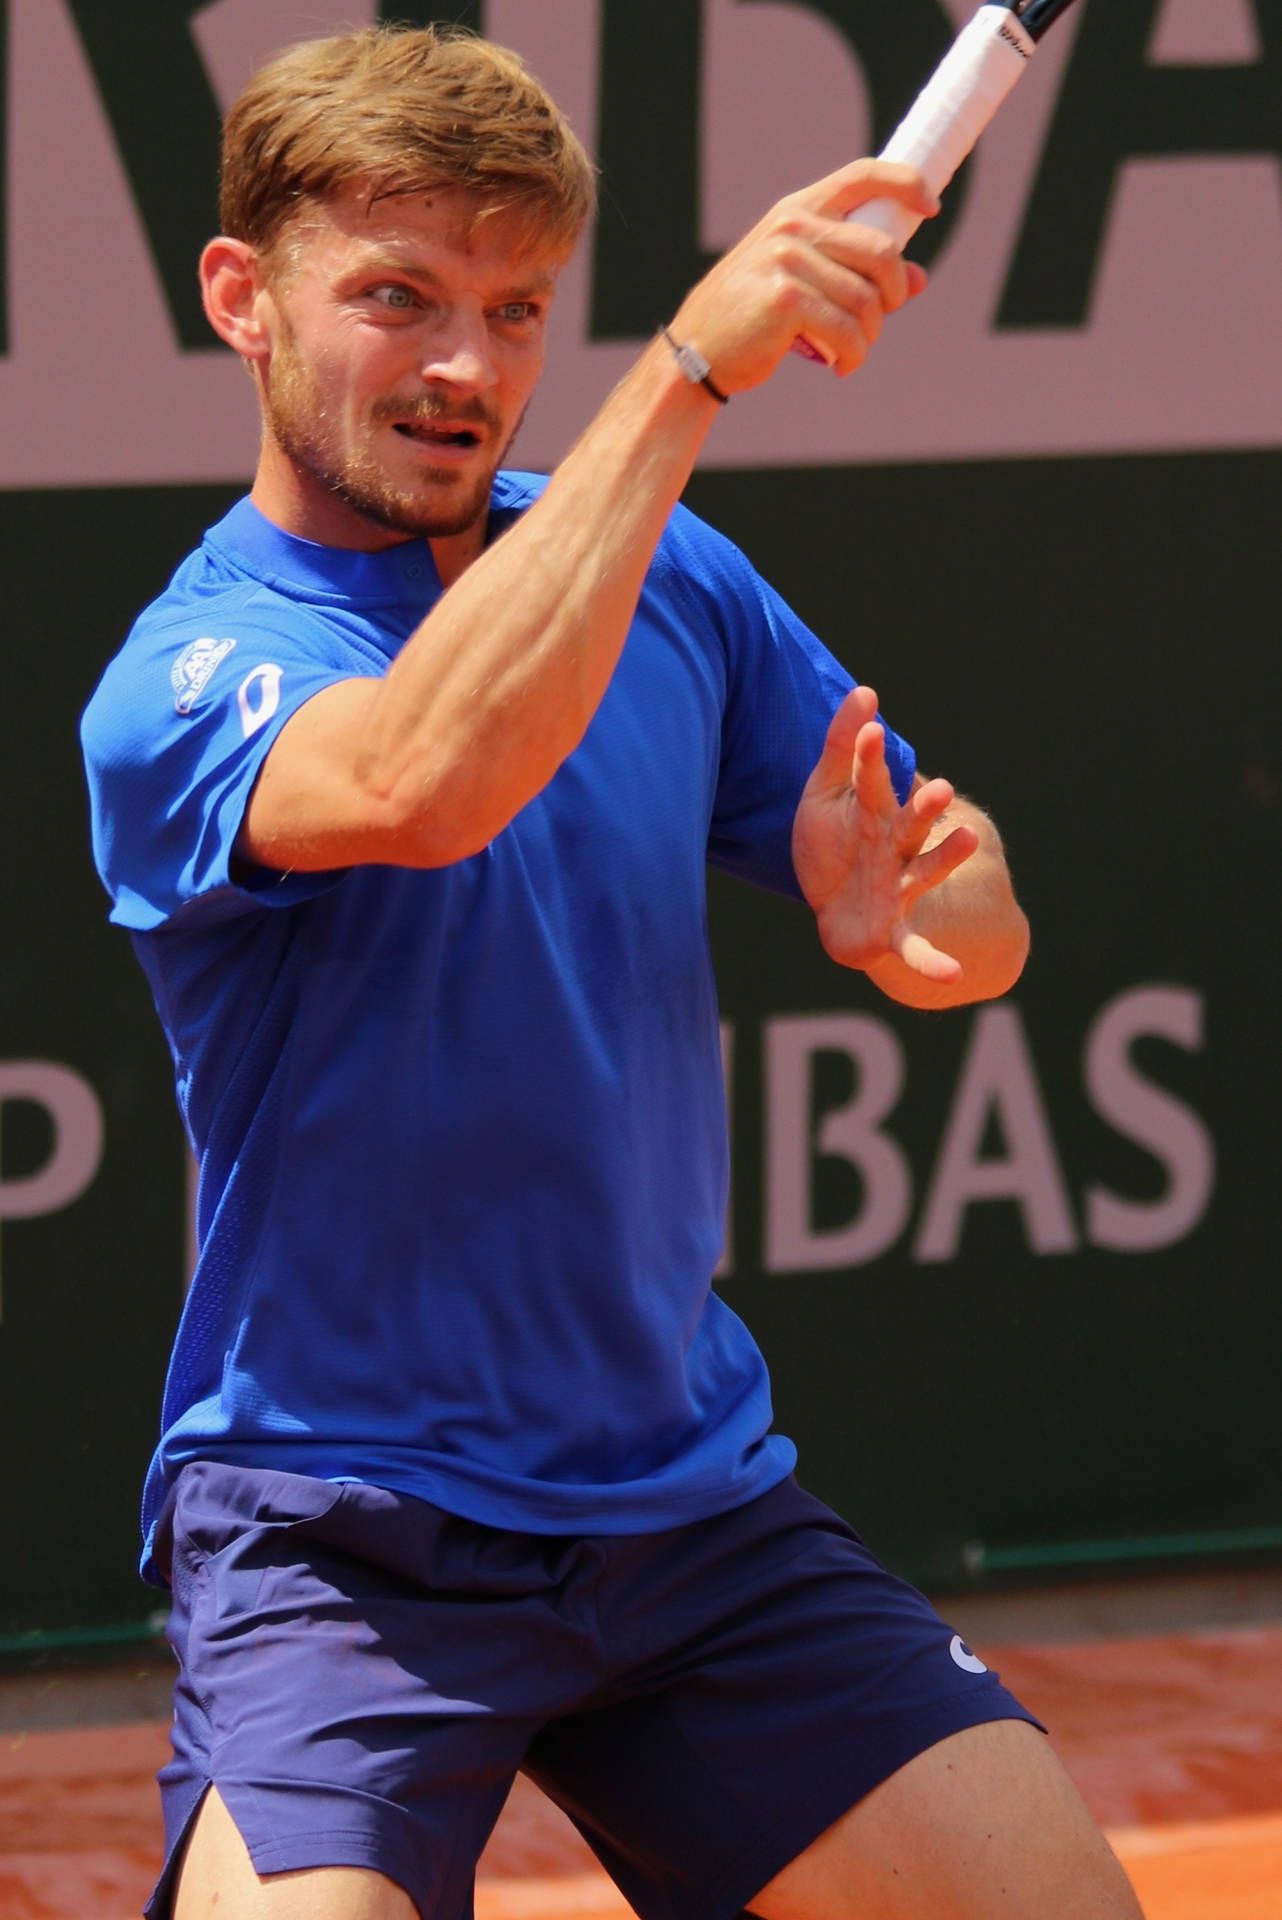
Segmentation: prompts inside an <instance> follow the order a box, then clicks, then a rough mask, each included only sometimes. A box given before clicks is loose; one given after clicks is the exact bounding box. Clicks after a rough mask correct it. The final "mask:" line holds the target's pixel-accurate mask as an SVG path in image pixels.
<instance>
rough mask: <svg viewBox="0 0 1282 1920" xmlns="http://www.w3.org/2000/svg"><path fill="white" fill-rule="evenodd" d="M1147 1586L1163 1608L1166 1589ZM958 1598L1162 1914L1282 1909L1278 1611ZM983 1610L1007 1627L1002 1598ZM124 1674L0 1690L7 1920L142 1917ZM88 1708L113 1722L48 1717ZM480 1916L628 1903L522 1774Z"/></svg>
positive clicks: (140, 1734) (145, 1875) (139, 1684)
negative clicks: (1175, 1624) (1187, 1616)
mask: <svg viewBox="0 0 1282 1920" xmlns="http://www.w3.org/2000/svg"><path fill="white" fill-rule="evenodd" d="M1171 1592H1172V1594H1173V1595H1174V1594H1175V1592H1176V1590H1175V1589H1171ZM1275 1596H1276V1597H1277V1598H1278V1599H1282V1580H1276V1581H1273V1582H1272V1583H1271V1584H1270V1585H1269V1587H1268V1597H1269V1601H1270V1605H1271V1603H1272V1598H1273V1597H1275ZM1157 1597H1158V1603H1159V1605H1160V1594H1158V1596H1157ZM1257 1598H1258V1589H1257ZM1149 1600H1150V1611H1152V1607H1153V1603H1154V1592H1153V1591H1151V1592H1150V1596H1149ZM944 1611H946V1612H947V1611H949V1609H948V1606H947V1603H946V1602H945V1603H944ZM1096 1611H1097V1613H1098V1614H1100V1615H1101V1617H1102V1616H1104V1615H1105V1614H1106V1612H1107V1609H1106V1608H1104V1607H1103V1606H1102V1604H1101V1605H1100V1606H1099V1607H1098V1608H1097V1609H1096ZM1185 1611H1188V1609H1187V1608H1186V1609H1185ZM1237 1611H1238V1612H1239V1613H1240V1612H1241V1611H1242V1609H1241V1608H1239V1609H1237ZM1255 1611H1256V1612H1257V1613H1258V1612H1259V1611H1260V1609H1259V1608H1258V1606H1257V1607H1256V1608H1255ZM1265 1611H1266V1613H1267V1609H1266V1610H1265ZM952 1612H953V1616H954V1618H955V1620H956V1622H957V1624H958V1625H959V1626H960V1627H962V1629H963V1630H964V1631H965V1632H966V1633H967V1637H968V1639H969V1640H970V1642H971V1644H972V1645H974V1646H976V1647H977V1650H978V1651H980V1652H982V1653H983V1654H984V1656H985V1658H987V1659H988V1660H989V1662H990V1664H992V1665H995V1666H998V1667H999V1668H1000V1669H1001V1672H1002V1676H1003V1678H1004V1679H1005V1680H1006V1681H1007V1682H1008V1683H1009V1684H1010V1685H1012V1686H1013V1687H1014V1688H1015V1690H1016V1692H1018V1693H1019V1694H1020V1695H1021V1696H1022V1698H1023V1699H1024V1700H1025V1701H1026V1702H1027V1703H1028V1705H1029V1706H1030V1707H1032V1708H1033V1709H1034V1711H1036V1712H1037V1713H1038V1714H1039V1715H1040V1717H1041V1718H1042V1719H1043V1720H1044V1721H1045V1722H1046V1723H1047V1725H1048V1726H1049V1727H1050V1729H1051V1732H1052V1737H1053V1739H1054V1742H1055V1745H1056V1747H1057V1749H1058V1751H1059V1753H1060V1754H1061V1756H1062V1757H1063V1759H1064V1761H1065V1763H1066V1764H1067V1766H1068V1768H1069V1770H1070V1771H1071V1773H1072V1774H1073V1776H1074V1778H1075V1779H1076V1781H1077V1783H1078V1786H1079V1787H1080V1788H1081V1790H1082V1792H1083V1793H1084V1795H1085V1797H1086V1799H1087V1801H1088V1802H1089V1803H1090V1805H1091V1807H1092V1808H1093V1810H1094V1812H1095V1814H1096V1816H1097V1818H1098V1819H1099V1820H1100V1821H1101V1822H1102V1823H1103V1825H1104V1826H1105V1828H1106V1829H1107V1830H1108V1833H1109V1835H1110V1838H1111V1839H1112V1841H1113V1844H1114V1846H1115V1847H1116V1849H1117V1851H1118V1853H1119V1854H1120V1856H1121V1858H1122V1860H1123V1863H1124V1864H1125V1867H1126V1870H1127V1872H1128V1873H1129V1874H1130V1876H1131V1879H1132V1881H1133V1882H1134V1884H1135V1887H1136V1889H1137V1891H1138V1893H1139V1897H1140V1900H1141V1903H1142V1905H1143V1907H1144V1911H1145V1914H1146V1915H1147V1916H1148V1920H1282V1606H1279V1607H1278V1609H1277V1612H1276V1615H1275V1617H1273V1618H1267V1617H1266V1618H1263V1619H1255V1620H1252V1621H1250V1622H1249V1623H1240V1624H1233V1625H1215V1626H1209V1627H1208V1626H1195V1627H1191V1628H1187V1629H1185V1630H1181V1631H1178V1632H1157V1633H1155V1632H1148V1631H1145V1632H1135V1631H1126V1632H1123V1633H1118V1632H1116V1631H1114V1632H1112V1633H1107V1632H1106V1633H1104V1634H1100V1633H1099V1632H1098V1630H1097V1625H1098V1623H1097V1625H1096V1626H1095V1627H1093V1626H1092V1624H1091V1621H1090V1612H1091V1608H1090V1603H1089V1597H1088V1598H1087V1600H1086V1601H1085V1602H1083V1601H1082V1599H1081V1598H1080V1597H1079V1598H1078V1599H1077V1601H1076V1603H1075V1605H1074V1607H1073V1609H1072V1620H1071V1632H1072V1637H1056V1636H1057V1633H1061V1632H1062V1631H1063V1629H1064V1626H1065V1624H1066V1618H1067V1616H1065V1615H1063V1613H1062V1610H1061V1612H1058V1613H1057V1610H1056V1607H1055V1604H1054V1602H1053V1601H1051V1600H1049V1599H1048V1600H1047V1601H1046V1603H1045V1604H1044V1605H1043V1606H1042V1609H1041V1614H1040V1624H1041V1625H1042V1626H1043V1627H1044V1628H1046V1629H1048V1632H1047V1637H1046V1638H1044V1639H1029V1638H1027V1637H1024V1636H1025V1635H1026V1633H1027V1630H1028V1625H1029V1621H1030V1619H1031V1621H1032V1623H1033V1625H1034V1627H1035V1626H1036V1625H1037V1624H1038V1623H1039V1616H1038V1614H1037V1612H1036V1603H1034V1609H1033V1611H1032V1612H1031V1613H1030V1610H1029V1606H1028V1604H1027V1603H1025V1605H1024V1607H1023V1609H1022V1611H1021V1613H1020V1614H1019V1616H1018V1621H1019V1625H1020V1629H1021V1637H1020V1638H1018V1639H1015V1640H1008V1641H1002V1640H1001V1639H1000V1638H996V1637H986V1636H985V1634H984V1633H983V1632H982V1631H981V1630H980V1629H981V1627H982V1625H983V1622H982V1621H979V1620H976V1621H971V1620H968V1619H967V1618H966V1617H965V1616H964V1615H962V1612H961V1609H960V1607H958V1608H954V1609H952ZM989 1612H990V1617H991V1619H992V1621H993V1622H994V1623H995V1625H996V1627H997V1630H998V1631H999V1632H1000V1630H1001V1627H1002V1624H1003V1615H1002V1613H1001V1610H1000V1608H998V1609H997V1610H996V1612H995V1613H994V1612H993V1610H992V1609H991V1608H990V1610H989ZM1168 1612H1169V1613H1171V1614H1173V1616H1174V1617H1176V1618H1178V1617H1179V1613H1180V1609H1179V1608H1178V1607H1172V1608H1170V1609H1168ZM1222 1612H1223V1609H1221V1613H1222ZM1014 1618H1015V1616H1014V1615H1012V1616H1011V1619H1012V1620H1013V1619H1014ZM1007 1624H1009V1622H1008V1623H1007ZM110 1678H111V1682H112V1684H111V1687H110V1689H109V1690H107V1691H104V1689H103V1687H102V1686H101V1684H99V1685H98V1686H97V1689H96V1691H95V1677H94V1676H86V1675H79V1676H77V1675H67V1674H65V1673H60V1674H49V1675H46V1676H43V1677H42V1676H40V1675H38V1674H36V1675H28V1676H26V1677H24V1678H21V1679H17V1680H13V1679H11V1680H9V1681H7V1682H4V1683H3V1684H0V1920H136V1916H137V1915H138V1914H139V1913H140V1912H141V1908H142V1903H143V1901H144V1899H145V1898H146V1896H147V1894H148V1892H149V1891H150V1887H151V1883H152V1880H153V1878H154V1875H155V1873H156V1870H157V1867H158V1864H159V1838H158V1814H157V1803H156V1797H155V1790H154V1786H153V1776H154V1774H155V1771H156V1769H157V1767H159V1766H160V1765H161V1764H162V1763H163V1761H164V1758H165V1756H166V1752H167V1746H168V1742H167V1738H166V1727H165V1722H164V1720H163V1719H162V1718H158V1717H155V1715H156V1708H157V1705H158V1702H159V1698H160V1689H161V1687H162V1684H163V1677H162V1675H161V1674H160V1672H159V1671H158V1670H157V1669H155V1668H154V1667H152V1668H150V1669H148V1670H146V1671H138V1672H136V1673H131V1672H130V1671H129V1670H128V1669H117V1670H115V1672H114V1674H113V1675H112V1676H110ZM76 1689H79V1694H80V1699H79V1700H77V1698H76V1697H75V1690H76ZM77 1705H80V1706H82V1707H83V1714H82V1716H81V1717H84V1718H90V1717H92V1718H93V1719H95V1720H97V1721H99V1722H100V1724H96V1725H90V1726H84V1725H81V1726H64V1725H57V1724H50V1723H51V1722H55V1723H56V1722H57V1721H58V1720H60V1719H66V1718H69V1717H71V1715H72V1714H73V1713H74V1711H75V1708H76V1707H77ZM140 1706H141V1707H143V1708H145V1709H147V1710H148V1715H149V1717H141V1715H140V1713H139V1711H138V1709H139V1707H140ZM116 1715H120V1716H121V1717H119V1718H116V1717H115V1716H116ZM476 1910H477V1920H591V1916H595V1915H600V1916H602V1917H603V1920H604V1917H605V1916H615V1917H616V1920H627V1916H628V1914H629V1912H630V1909H629V1908H628V1907H627V1906H626V1904H625V1903H624V1902H623V1900H622V1899H621V1898H620V1896H619V1895H618V1894H617V1893H616V1892H615V1890H614V1888H613V1887H612V1886H611V1884H610V1882H609V1881H608V1880H607V1879H606V1878H605V1876H604V1875H603V1874H602V1873H601V1872H600V1870H599V1869H598V1868H597V1867H596V1865H595V1862H594V1861H593V1859H592V1856H591V1855H590V1854H589V1853H588V1851H587V1849H586V1847H585V1846H584V1845H583V1843H582V1842H581V1841H580V1840H579V1838H578V1836H577V1835H576V1834H575V1832H574V1830H573V1829H572V1828H571V1827H570V1826H569V1824H568V1823H567V1822H566V1821H565V1820H564V1819H563V1818H562V1816H561V1815H560V1814H558V1813H557V1812H556V1811H555V1809H553V1808H552V1807H551V1806H549V1804H548V1803H547V1802H546V1801H545V1800H543V1799H542V1798H541V1796H540V1795H538V1794H537V1793H536V1792H535V1791H534V1789H533V1788H531V1787H530V1786H529V1785H528V1784H527V1783H526V1782H524V1781H518V1782H517V1788H516V1791H515V1792H514V1793H513V1795H512V1798H511V1800H510V1801H509V1803H508V1806H507V1809H506V1811H505V1812H504V1815H503V1817H502V1819H501V1821H500V1822H499V1826H498V1828H497V1830H496V1832H495V1835H494V1837H493V1839H492V1841H491V1843H490V1846H489V1848H488V1849H487V1852H486V1854H485V1856H484V1858H483V1860H482V1863H481V1868H480V1875H479V1879H478V1886H477V1902H476Z"/></svg>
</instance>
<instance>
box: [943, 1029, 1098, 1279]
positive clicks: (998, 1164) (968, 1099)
mask: <svg viewBox="0 0 1282 1920" xmlns="http://www.w3.org/2000/svg"><path fill="white" fill-rule="evenodd" d="M992 1118H996V1119H997V1120H998V1122H999V1124H1000V1127H1001V1132H1002V1137H1003V1139H1004V1140H1005V1142H1006V1147H1007V1151H1006V1153H1005V1154H1004V1155H1002V1156H1001V1157H1000V1158H994V1159H984V1158H981V1157H980V1149H981V1146H982V1144H983V1139H984V1134H985V1132H986V1130H987V1128H988V1123H989V1121H990V1119H992ZM973 1200H1014V1201H1015V1202H1016V1203H1017V1204H1018V1206H1019V1207H1020V1209H1021V1211H1022V1213H1023V1215H1024V1226H1025V1231H1026V1233H1027V1236H1028V1244H1029V1246H1030V1247H1031V1248H1032V1249H1033V1252H1034V1253H1071V1252H1072V1251H1073V1249H1074V1247H1076V1245H1077V1228H1076V1227H1075V1226H1074V1224H1073V1216H1072V1213H1071V1212H1070V1210H1069V1204H1068V1194H1067V1192H1066V1191H1065V1187H1064V1176H1063V1174H1062V1173H1061V1171H1060V1167H1059V1162H1058V1160H1057V1159H1056V1156H1055V1147H1054V1143H1053V1141H1052V1140H1051V1134H1050V1126H1049V1124H1048V1122H1047V1118H1046V1109H1045V1107H1044V1105H1043V1103H1042V1097H1041V1092H1040V1090H1039V1088H1038V1085H1037V1075H1036V1072H1035V1071H1034V1068H1033V1062H1032V1060H1031V1058H1030V1056H1029V1052H1028V1042H1027V1041H1026V1040H1025V1038H1024V1028H1023V1023H1022V1022H1021V1020H1020V1017H1019V1014H1018V1013H1017V1012H1016V1010H1015V1008H1014V1007H1013V1006H997V1007H982V1008H981V1009H980V1010H979V1012H978V1013H977V1014H976V1016H975V1025H974V1030H973V1032H972V1034H971V1041H970V1046H969V1047H968V1048H967V1051H966V1057H965V1060H964V1061H963V1063H962V1070H961V1078H960V1080H959V1081H958V1085H957V1093H956V1097H955V1099H954V1101H953V1110H952V1112H951V1114H950V1115H949V1118H948V1123H947V1126H946V1127H945V1129H944V1143H943V1146H942V1147H941V1148H940V1151H939V1159H938V1161H937V1162H936V1165H935V1173H934V1178H933V1179H932V1181H931V1184H930V1192H929V1194H928V1195H927V1197H926V1205H925V1208H924V1210H923V1212H922V1220H921V1226H920V1228H919V1229H918V1233H917V1240H916V1244H915V1246H914V1248H913V1252H914V1254H915V1256H916V1258H917V1259H918V1260H953V1259H955V1258H956V1256H957V1250H958V1248H959V1246H960V1245H961V1233H962V1223H963V1221H964V1218H965V1213H966V1208H967V1207H968V1206H969V1205H970V1203H971V1202H972V1201H973Z"/></svg>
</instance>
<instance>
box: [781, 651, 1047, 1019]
mask: <svg viewBox="0 0 1282 1920" xmlns="http://www.w3.org/2000/svg"><path fill="white" fill-rule="evenodd" d="M876 714H877V696H876V694H875V693H874V692H873V691H872V689H871V688H870V687H856V688H855V690H854V692H853V693H851V694H849V695H848V696H847V698H846V700H845V701H844V702H843V703H842V705H841V707H840V708H839V709H838V711H837V714H836V715H835V717H834V719H833V722H832V725H831V727H830V728H829V731H828V738H827V741H826V742H825V745H824V750H823V753H822V754H821V756H820V758H819V762H818V764H817V766H816V767H815V769H814V772H813V773H812V774H811V776H810V779H809V780H808V781H807V783H806V788H805V791H804V793H803V794H802V797H801V802H800V805H799V806H798V808H797V815H796V819H795V822H794V824H793V835H792V852H793V864H794V866H795V868H796V872H797V879H798V881H799V882H800V885H801V890H802V892H803V893H804V894H805V896H806V899H807V900H808V901H809V903H810V905H811V907H812V908H813V909H814V913H815V918H816V921H817V922H818V926H819V934H820V938H821V939H822V941H823V944H824V948H825V951H826V952H827V953H829V954H830V955H831V957H832V958H833V959H834V960H836V961H838V962H840V964H841V965H842V966H847V967H853V968H856V969H858V970H859V971H860V972H863V973H866V974H867V975H868V977H869V979H870V980H872V981H873V983H874V985H876V986H878V987H880V989H881V990H882V992H883V993H885V994H888V995H889V996H890V998H891V999H892V1000H898V1001H901V1002H902V1003H903V1004H904V1005H905V1006H910V1007H923V1008H929V1007H956V1006H963V1005H965V1004H966V1003H967V1002H970V1001H974V1000H991V999H995V998H996V997H997V995H999V994H1002V993H1005V992H1006V991H1007V990H1008V988H1010V987H1012V986H1013V985H1014V984H1015V982H1016V980H1018V978H1019V976H1020V973H1021V972H1022V970H1023V966H1024V961H1025V959H1026V957H1027V954H1028V922H1027V920H1026V919H1025V917H1024V914H1023V912H1022V910H1021V909H1020V907H1019V904H1018V902H1017V901H1016V899H1015V895H1014V891H1013V889H1012V886H1011V880H1010V873H1009V871H1008V869H1007V866H1006V857H1005V854H1004V852H1003V850H1002V843H1001V839H1000V837H999V836H998V833H997V829H996V828H995V827H994V826H993V823H992V822H991V821H990V820H989V819H988V818H987V816H986V815H985V814H983V813H982V812H981V811H980V809H979V808H978V807H976V806H974V805H973V804H972V803H971V802H970V801H968V800H963V799H961V798H960V797H959V796H958V795H957V794H956V793H955V792H954V791H953V788H952V786H951V785H950V784H949V782H948V781H947V780H923V779H922V778H921V776H920V775H918V776H917V778H916V780H915V781H914V784H913V789H912V792H911V793H910V794H909V796H908V799H907V801H906V802H905V804H904V805H903V806H901V805H900V804H899V801H898V800H897V798H896V796H895V792H894V789H893V787H892V786H891V783H890V776H889V774H888V772H887V769H886V759H885V736H884V734H883V732H882V728H881V725H880V723H879V722H878V721H877V719H876Z"/></svg>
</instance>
